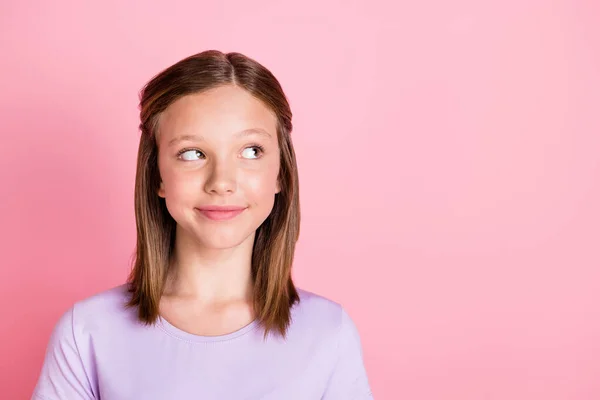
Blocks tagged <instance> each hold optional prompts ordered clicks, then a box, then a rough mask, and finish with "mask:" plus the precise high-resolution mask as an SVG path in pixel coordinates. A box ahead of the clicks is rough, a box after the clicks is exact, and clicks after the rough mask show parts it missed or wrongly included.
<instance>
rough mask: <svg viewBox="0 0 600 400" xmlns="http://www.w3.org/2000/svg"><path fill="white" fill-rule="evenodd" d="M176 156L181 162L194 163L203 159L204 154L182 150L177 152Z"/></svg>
mask: <svg viewBox="0 0 600 400" xmlns="http://www.w3.org/2000/svg"><path fill="white" fill-rule="evenodd" d="M178 156H179V157H180V158H181V159H182V160H183V161H196V160H201V159H203V158H204V157H205V156H204V153H202V152H201V151H200V150H196V149H183V150H181V151H180V152H179V154H178Z"/></svg>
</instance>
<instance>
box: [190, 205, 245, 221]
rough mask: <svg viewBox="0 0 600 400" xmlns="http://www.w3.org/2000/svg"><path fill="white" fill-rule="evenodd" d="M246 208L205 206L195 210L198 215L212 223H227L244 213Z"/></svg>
mask: <svg viewBox="0 0 600 400" xmlns="http://www.w3.org/2000/svg"><path fill="white" fill-rule="evenodd" d="M246 208H247V207H238V206H205V207H199V208H196V210H198V212H200V214H201V215H202V216H204V217H206V218H208V219H210V220H212V221H227V220H230V219H233V218H235V217H237V216H238V215H240V214H241V213H243V212H244V210H245V209H246Z"/></svg>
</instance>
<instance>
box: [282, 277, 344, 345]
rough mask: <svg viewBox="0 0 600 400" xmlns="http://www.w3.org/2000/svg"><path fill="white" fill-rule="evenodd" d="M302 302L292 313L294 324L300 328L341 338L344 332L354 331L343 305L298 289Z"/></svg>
mask: <svg viewBox="0 0 600 400" xmlns="http://www.w3.org/2000/svg"><path fill="white" fill-rule="evenodd" d="M298 294H299V296H300V302H299V303H298V304H297V305H296V306H295V308H294V309H293V312H292V317H293V323H294V324H295V325H297V326H298V327H299V328H302V329H303V330H306V329H307V328H308V329H310V331H311V332H314V333H316V334H318V335H326V336H330V337H333V338H336V339H337V338H339V336H340V335H343V334H344V331H348V330H350V331H354V330H355V326H354V323H353V321H352V319H351V318H350V316H349V314H348V312H347V311H346V309H345V308H344V306H343V305H342V304H341V303H338V302H337V301H334V300H332V299H329V298H327V297H325V296H322V295H319V294H316V293H313V292H310V291H308V290H304V289H298Z"/></svg>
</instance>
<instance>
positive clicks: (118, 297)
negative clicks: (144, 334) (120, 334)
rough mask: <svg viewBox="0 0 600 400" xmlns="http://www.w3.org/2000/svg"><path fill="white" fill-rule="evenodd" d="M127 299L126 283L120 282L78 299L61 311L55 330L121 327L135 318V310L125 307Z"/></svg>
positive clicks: (93, 330)
mask: <svg viewBox="0 0 600 400" xmlns="http://www.w3.org/2000/svg"><path fill="white" fill-rule="evenodd" d="M128 299H129V293H128V292H127V285H126V284H122V285H119V286H114V287H111V288H109V289H105V290H103V291H101V292H97V293H95V294H93V295H90V296H88V297H86V298H84V299H81V300H78V301H76V302H74V303H73V305H72V306H71V307H70V308H69V309H68V310H67V311H66V312H64V313H63V315H62V317H61V318H60V320H59V322H58V324H57V330H61V331H63V332H64V330H65V329H69V328H70V329H71V330H72V332H73V334H74V335H75V336H77V334H78V333H86V334H91V333H94V332H96V331H102V330H108V331H110V330H112V329H114V328H117V327H118V328H122V326H119V325H123V324H127V323H130V322H131V321H133V320H134V318H135V312H134V311H133V310H132V309H127V308H126V304H127V301H128Z"/></svg>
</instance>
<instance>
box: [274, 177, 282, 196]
mask: <svg viewBox="0 0 600 400" xmlns="http://www.w3.org/2000/svg"><path fill="white" fill-rule="evenodd" d="M279 192H281V184H280V183H279V178H277V184H276V186H275V194H277V193H279Z"/></svg>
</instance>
